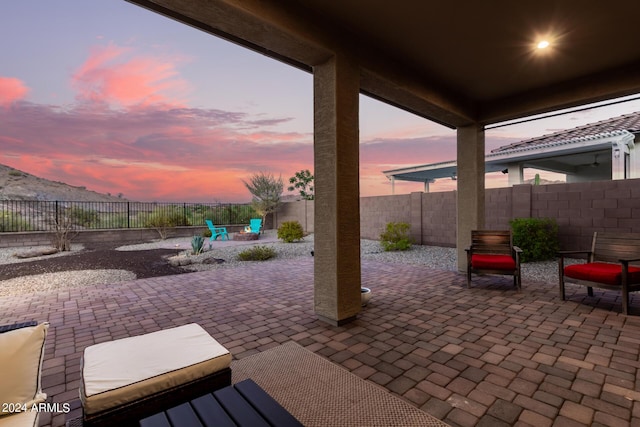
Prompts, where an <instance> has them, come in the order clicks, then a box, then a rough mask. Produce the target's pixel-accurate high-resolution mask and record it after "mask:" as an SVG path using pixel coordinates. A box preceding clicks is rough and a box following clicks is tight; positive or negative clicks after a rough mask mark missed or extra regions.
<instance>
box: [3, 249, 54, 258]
mask: <svg viewBox="0 0 640 427" xmlns="http://www.w3.org/2000/svg"><path fill="white" fill-rule="evenodd" d="M57 253H58V250H57V249H56V248H44V249H33V250H30V251H26V252H17V253H15V254H13V256H14V257H16V258H21V259H23V258H35V257H37V256H45V255H53V254H57Z"/></svg>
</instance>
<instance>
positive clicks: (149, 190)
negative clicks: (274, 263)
mask: <svg viewBox="0 0 640 427" xmlns="http://www.w3.org/2000/svg"><path fill="white" fill-rule="evenodd" d="M0 46H1V48H2V49H1V51H0V52H2V53H1V54H2V59H1V60H0V164H4V165H7V166H11V167H14V168H16V169H20V170H23V171H25V172H28V173H31V174H33V175H36V176H40V177H42V178H46V179H50V180H54V181H62V182H65V183H67V184H71V185H76V186H86V187H87V188H88V189H90V190H94V191H98V192H102V193H111V194H114V195H116V194H119V193H122V194H123V195H124V197H125V198H127V199H130V200H141V201H184V202H190V201H194V202H217V201H219V202H246V201H249V200H250V198H251V196H250V194H249V192H248V191H247V190H246V188H245V187H244V185H243V184H242V180H243V179H245V180H246V179H248V177H249V176H250V175H251V174H253V173H255V172H258V171H264V172H269V173H272V174H274V175H275V176H282V178H283V180H284V181H285V182H286V181H287V180H288V178H289V177H290V176H292V175H293V174H294V173H295V172H296V171H299V170H301V169H310V170H313V134H312V132H313V94H312V76H311V75H310V74H307V73H305V72H302V71H300V70H297V69H294V68H292V67H289V66H287V65H284V64H282V63H280V62H277V61H275V60H273V59H270V58H267V57H264V56H262V55H260V54H257V53H254V52H252V51H249V50H247V49H245V48H242V47H239V46H237V45H234V44H231V43H229V42H227V41H224V40H222V39H219V38H216V37H213V36H211V35H208V34H206V33H203V32H201V31H198V30H196V29H193V28H191V27H188V26H186V25H182V24H179V23H177V22H174V21H172V20H170V19H167V18H165V17H163V16H160V15H158V14H155V13H152V12H150V11H147V10H145V9H142V8H140V7H138V6H135V5H132V4H129V3H127V2H125V1H123V0H91V1H86V0H56V1H42V0H21V1H19V2H18V1H16V2H13V1H3V2H1V3H0ZM360 100H361V103H360V116H361V118H360V141H361V145H360V154H361V157H360V163H361V164H360V191H361V195H362V196H373V195H382V194H391V185H390V183H389V181H388V180H387V179H386V178H385V176H384V175H383V174H382V173H381V171H383V170H388V169H394V168H399V167H405V166H412V165H417V164H426V163H433V162H439V161H446V160H453V159H455V138H456V134H455V131H454V130H450V129H448V128H445V127H442V126H440V125H438V124H435V123H432V122H429V121H427V120H425V119H422V118H419V117H417V116H414V115H411V114H409V113H406V112H403V111H401V110H398V109H396V108H394V107H390V106H387V105H385V104H382V103H380V102H378V101H374V100H371V99H369V98H367V97H364V96H361V98H360ZM638 109H640V101H632V102H626V103H622V104H618V105H616V106H609V107H602V108H598V109H592V110H588V111H583V112H577V113H571V114H568V115H563V116H560V117H556V118H549V119H544V120H539V121H535V122H531V123H526V124H520V125H513V126H508V127H502V128H499V129H495V130H491V131H487V133H486V147H487V151H490V150H491V149H493V148H496V147H499V146H502V145H505V144H509V143H512V142H515V141H518V140H522V139H527V138H531V137H534V136H540V135H543V134H548V133H551V132H555V131H557V130H560V129H567V128H572V127H575V126H580V125H583V124H587V123H591V122H594V121H598V120H603V119H607V118H610V117H614V116H618V115H621V114H627V113H630V112H633V111H637V110H638ZM533 173H535V172H533ZM454 185H455V182H454V181H451V180H441V181H438V182H436V183H435V184H432V185H431V190H432V191H442V190H448V189H453V188H454V187H453V186H454ZM504 185H506V178H505V177H498V176H490V177H488V179H487V186H488V187H491V186H504ZM422 188H423V186H422V185H421V184H418V183H396V193H407V192H411V191H421V190H422Z"/></svg>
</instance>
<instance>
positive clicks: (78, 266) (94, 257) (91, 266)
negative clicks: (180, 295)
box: [0, 246, 185, 280]
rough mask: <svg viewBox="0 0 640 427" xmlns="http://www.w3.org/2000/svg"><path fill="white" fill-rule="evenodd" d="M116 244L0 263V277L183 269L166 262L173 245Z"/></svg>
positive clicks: (154, 274)
mask: <svg viewBox="0 0 640 427" xmlns="http://www.w3.org/2000/svg"><path fill="white" fill-rule="evenodd" d="M115 248H116V247H115V246H114V247H107V248H105V247H104V246H101V247H100V248H91V247H86V248H85V249H83V250H80V251H74V252H73V253H71V254H69V255H64V256H57V257H52V258H45V259H39V260H35V261H26V262H19V263H14V264H4V265H1V266H0V280H6V279H12V278H14V277H19V276H28V275H33V274H42V273H55V272H59V271H72V270H97V269H118V270H128V271H131V272H133V273H135V275H136V277H137V278H138V279H142V278H146V277H157V276H168V275H172V274H182V273H185V271H184V270H182V269H180V268H179V267H172V266H171V265H169V263H168V262H167V257H169V256H173V255H175V254H176V251H175V250H174V249H147V250H140V251H116V250H115Z"/></svg>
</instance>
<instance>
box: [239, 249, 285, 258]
mask: <svg viewBox="0 0 640 427" xmlns="http://www.w3.org/2000/svg"><path fill="white" fill-rule="evenodd" d="M275 256H276V251H274V250H273V249H272V248H269V247H267V246H254V247H252V248H249V249H246V250H244V251H242V252H240V253H239V254H238V259H240V261H266V260H268V259H271V258H274V257H275Z"/></svg>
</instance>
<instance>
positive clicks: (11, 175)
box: [0, 164, 127, 202]
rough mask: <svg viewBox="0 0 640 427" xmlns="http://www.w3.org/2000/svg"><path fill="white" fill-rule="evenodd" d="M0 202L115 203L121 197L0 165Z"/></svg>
mask: <svg viewBox="0 0 640 427" xmlns="http://www.w3.org/2000/svg"><path fill="white" fill-rule="evenodd" d="M0 200H43V201H54V200H58V201H63V202H71V201H74V202H75V201H77V202H117V201H127V199H124V198H122V197H116V196H111V195H109V194H102V193H97V192H95V191H91V190H87V188H86V187H74V186H73V185H68V184H65V183H63V182H56V181H49V180H48V179H44V178H39V177H37V176H35V175H31V174H29V173H26V172H22V171H20V170H18V169H14V168H12V167H9V166H5V165H2V164H0Z"/></svg>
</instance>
